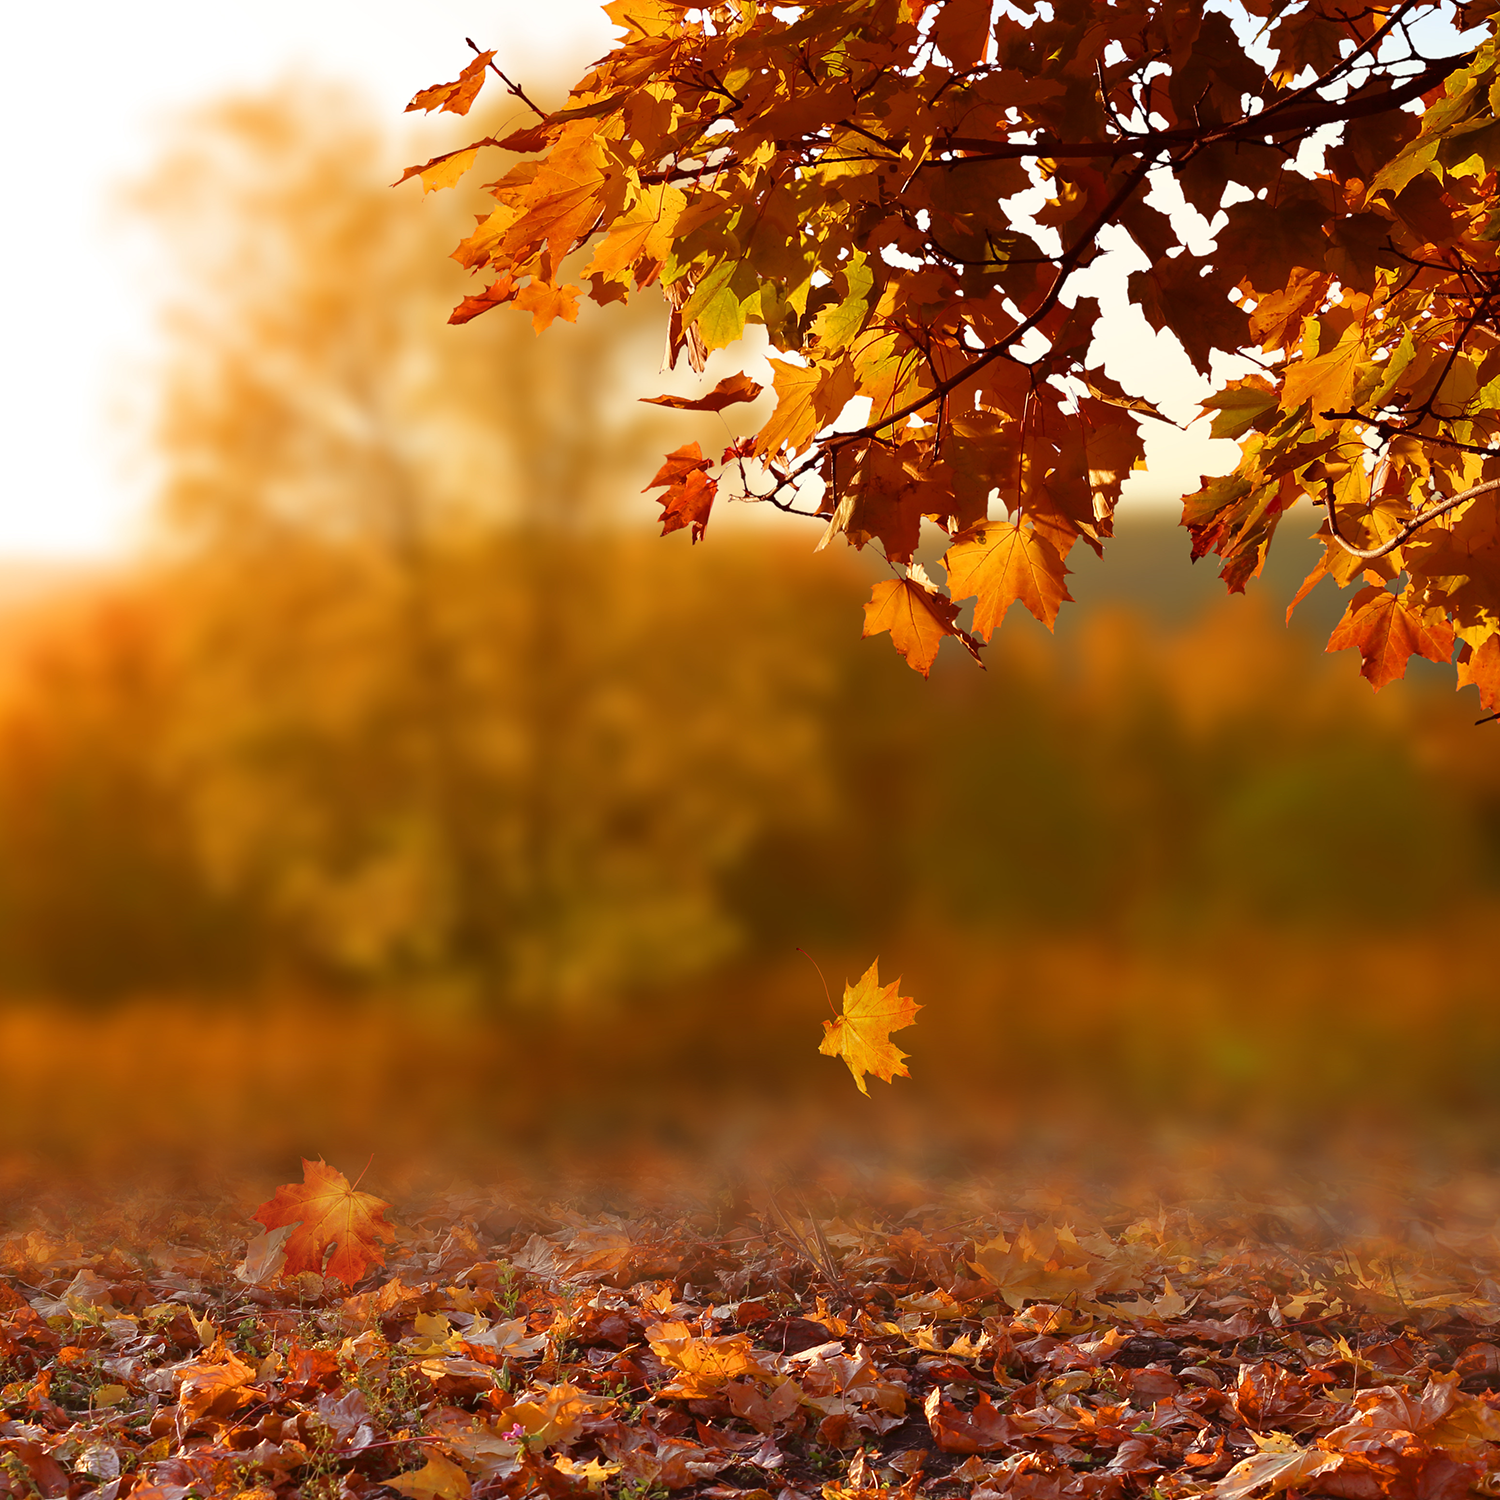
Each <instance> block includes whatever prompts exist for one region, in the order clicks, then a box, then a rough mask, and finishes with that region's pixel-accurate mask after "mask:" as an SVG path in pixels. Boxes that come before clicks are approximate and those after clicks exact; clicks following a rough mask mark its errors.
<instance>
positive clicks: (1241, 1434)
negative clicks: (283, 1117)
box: [0, 1163, 1500, 1500]
mask: <svg viewBox="0 0 1500 1500" xmlns="http://www.w3.org/2000/svg"><path fill="white" fill-rule="evenodd" d="M308 1177H309V1183H308V1184H304V1185H303V1186H302V1187H297V1188H291V1187H288V1188H282V1189H281V1190H279V1192H278V1193H277V1195H276V1198H275V1199H273V1200H272V1203H270V1204H266V1205H264V1206H263V1208H262V1210H261V1215H260V1216H261V1218H262V1221H263V1222H264V1221H265V1220H267V1219H278V1218H280V1217H281V1213H280V1210H279V1209H277V1208H274V1207H273V1205H275V1204H279V1205H280V1206H281V1208H283V1209H284V1208H290V1207H292V1206H294V1205H295V1204H296V1203H297V1202H298V1201H299V1200H305V1199H307V1198H311V1199H313V1200H314V1202H313V1203H312V1205H311V1206H309V1205H308V1204H307V1203H306V1202H305V1201H304V1202H303V1204H302V1208H303V1211H304V1214H305V1220H306V1221H305V1222H302V1223H301V1224H299V1225H298V1226H296V1229H295V1233H294V1234H293V1236H292V1239H291V1240H288V1239H287V1238H286V1234H287V1231H288V1230H289V1229H292V1228H293V1226H292V1225H291V1224H283V1225H281V1226H280V1228H279V1229H277V1230H273V1231H267V1233H265V1234H262V1235H258V1236H255V1237H253V1238H252V1239H251V1240H250V1242H249V1244H248V1245H247V1244H246V1242H245V1239H244V1237H243V1235H237V1234H236V1231H235V1229H234V1227H233V1218H234V1216H233V1215H232V1214H229V1215H217V1214H214V1215H209V1216H204V1215H202V1214H198V1213H195V1212H194V1211H193V1210H192V1209H190V1208H189V1207H187V1206H185V1205H183V1204H182V1203H181V1202H180V1201H177V1202H174V1201H170V1200H157V1201H155V1202H152V1201H150V1200H146V1201H144V1202H142V1201H141V1200H137V1201H136V1202H135V1203H134V1204H133V1205H130V1206H128V1207H122V1208H121V1209H120V1210H117V1211H113V1212H112V1213H105V1214H102V1215H99V1216H96V1217H95V1218H94V1219H93V1220H90V1221H89V1222H88V1223H84V1222H82V1221H75V1222H73V1223H71V1224H69V1223H67V1222H57V1221H54V1222H51V1223H48V1222H46V1221H45V1220H42V1221H37V1222H34V1223H33V1224H32V1225H31V1226H30V1227H25V1228H19V1227H18V1228H14V1229H11V1230H9V1231H7V1232H6V1233H5V1234H3V1235H0V1495H3V1496H5V1497H6V1500H35V1497H41V1500H64V1497H67V1500H83V1497H86V1496H88V1497H97V1500H125V1497H127V1496H128V1497H133V1500H187V1497H196V1500H231V1497H233V1500H366V1497H376V1496H380V1495H383V1494H385V1493H386V1492H388V1491H389V1492H392V1493H395V1494H400V1495H403V1496H405V1497H407V1500H491V1497H493V1500H499V1497H502V1496H504V1497H516V1500H519V1497H522V1496H536V1497H547V1500H575V1497H576V1500H584V1497H586V1496H589V1495H591V1494H594V1495H601V1496H609V1497H617V1500H646V1497H665V1496H667V1495H673V1496H678V1495H681V1496H685V1497H692V1500H770V1497H771V1496H773V1495H775V1496H778V1497H779V1500H814V1497H821V1500H915V1497H918V1496H922V1497H928V1496H930V1497H933V1500H958V1497H978V1500H1000V1497H1005V1496H1012V1497H1015V1500H1125V1497H1130V1496H1144V1495H1148V1494H1149V1495H1152V1496H1155V1497H1158V1500H1180V1497H1187V1496H1199V1495H1207V1496H1212V1497H1214V1500H1252V1497H1270V1496H1272V1495H1276V1494H1279V1493H1283V1492H1285V1493H1287V1494H1288V1495H1289V1496H1292V1497H1295V1496H1296V1495H1299V1494H1303V1493H1309V1492H1311V1493H1316V1494H1319V1495H1324V1496H1330V1497H1339V1500H1463V1497H1465V1496H1467V1495H1468V1494H1470V1493H1479V1494H1483V1495H1491V1494H1494V1493H1496V1489H1497V1486H1500V1395H1497V1394H1496V1388H1497V1387H1500V1286H1497V1285H1496V1283H1495V1281H1494V1280H1493V1279H1492V1278H1493V1277H1494V1276H1495V1275H1496V1273H1497V1270H1500V1259H1497V1252H1500V1247H1497V1244H1496V1241H1495V1238H1494V1235H1493V1232H1492V1231H1491V1230H1489V1229H1486V1228H1483V1227H1482V1226H1479V1225H1477V1224H1476V1225H1474V1226H1473V1227H1472V1228H1466V1227H1464V1226H1462V1225H1450V1226H1449V1228H1448V1229H1447V1230H1445V1231H1443V1232H1442V1233H1441V1234H1437V1235H1434V1234H1433V1233H1432V1232H1431V1231H1430V1228H1428V1227H1427V1226H1426V1225H1425V1224H1423V1223H1422V1222H1421V1221H1420V1220H1419V1219H1418V1220H1411V1221H1408V1222H1405V1223H1403V1224H1402V1225H1401V1226H1400V1229H1399V1232H1398V1233H1397V1234H1395V1235H1394V1236H1392V1235H1391V1234H1389V1233H1387V1234H1380V1233H1376V1232H1375V1231H1374V1230H1373V1229H1371V1228H1368V1227H1361V1226H1359V1225H1358V1224H1357V1223H1352V1222H1351V1221H1350V1220H1349V1219H1348V1218H1347V1216H1345V1215H1344V1214H1343V1213H1342V1211H1341V1210H1340V1208H1339V1206H1338V1205H1337V1204H1336V1203H1334V1202H1333V1200H1332V1199H1331V1198H1330V1199H1325V1200H1324V1202H1323V1205H1322V1207H1321V1208H1320V1209H1318V1210H1311V1209H1307V1208H1304V1207H1298V1206H1297V1205H1295V1204H1292V1205H1288V1204H1287V1203H1285V1202H1274V1201H1256V1200H1254V1199H1249V1198H1245V1197H1243V1196H1239V1195H1237V1196H1235V1197H1234V1198H1232V1199H1231V1198H1226V1199H1222V1200H1219V1201H1214V1200H1204V1199H1201V1198H1200V1199H1199V1200H1198V1201H1197V1202H1196V1203H1195V1204H1194V1205H1193V1206H1192V1207H1186V1206H1181V1207H1160V1206H1159V1207H1157V1208H1156V1209H1153V1210H1151V1211H1150V1212H1146V1213H1142V1212H1141V1210H1139V1209H1132V1208H1130V1207H1128V1206H1127V1205H1124V1204H1121V1203H1117V1202H1110V1201H1101V1202H1098V1203H1096V1204H1089V1203H1084V1202H1077V1201H1075V1202H1074V1204H1073V1205H1072V1207H1071V1208H1070V1210H1069V1211H1068V1213H1067V1214H1066V1215H1061V1214H1056V1213H1055V1212H1054V1211H1053V1210H1050V1209H1048V1208H1045V1207H1043V1206H1042V1205H1040V1204H1038V1203H1032V1204H1031V1205H1030V1206H1025V1203H1024V1200H1023V1202H1022V1204H1019V1205H1017V1204H1014V1203H1012V1204H1010V1205H1008V1206H1005V1207H997V1206H995V1205H994V1204H993V1203H991V1204H989V1205H987V1206H979V1205H977V1203H976V1201H975V1200H974V1199H973V1198H972V1197H969V1198H967V1199H966V1198H955V1199H950V1200H949V1201H947V1202H944V1203H930V1202H929V1203H927V1204H925V1205H924V1206H921V1207H911V1208H909V1209H908V1208H907V1206H906V1205H905V1204H904V1203H900V1202H895V1203H894V1204H893V1205H891V1206H882V1205H879V1204H874V1203H870V1202H862V1203H851V1202H846V1203H843V1204H841V1205H835V1206H833V1207H831V1208H825V1209H824V1210H823V1212H822V1216H821V1218H814V1217H813V1216H812V1214H811V1211H810V1210H809V1209H808V1208H807V1206H806V1205H805V1204H801V1203H800V1201H799V1204H798V1207H797V1208H796V1209H794V1208H793V1207H791V1206H790V1205H788V1204H785V1203H782V1202H780V1201H779V1200H778V1198H777V1196H776V1194H775V1193H774V1192H772V1191H770V1190H769V1189H761V1190H759V1192H758V1199H756V1198H755V1197H754V1196H753V1195H752V1196H747V1195H745V1194H743V1193H742V1194H740V1195H738V1197H737V1198H736V1199H735V1201H734V1202H733V1203H732V1204H730V1205H729V1208H728V1212H727V1219H726V1207H725V1203H723V1202H721V1203H720V1204H719V1206H718V1207H717V1208H715V1207H714V1206H712V1205H711V1204H710V1203H709V1202H707V1201H706V1200H705V1201H702V1202H699V1203H696V1204H693V1203H691V1202H689V1203H686V1204H685V1203H683V1202H681V1201H674V1202H669V1203H664V1204H658V1205H656V1206H643V1205H640V1204H635V1205H633V1209H632V1212H631V1213H630V1215H629V1216H628V1217H624V1216H620V1215H617V1214H612V1213H603V1212H600V1211H597V1210H595V1211H592V1212H590V1213H581V1212H578V1211H576V1210H574V1209H571V1208H568V1207H565V1206H560V1205H557V1204H549V1205H546V1206H542V1205H541V1204H539V1203H535V1202H530V1201H523V1202H520V1203H515V1202H510V1201H507V1200H505V1199H503V1198H499V1197H496V1196H491V1195H480V1194H474V1193H467V1194H465V1193H455V1194H450V1195H449V1196H447V1197H446V1198H444V1199H441V1200H439V1201H437V1202H436V1203H434V1204H432V1205H430V1206H429V1207H428V1208H427V1209H426V1210H421V1211H418V1212H416V1213H415V1214H414V1215H412V1216H411V1217H412V1219H413V1222H412V1223H411V1224H410V1225H409V1226H408V1225H401V1226H394V1225H388V1224H385V1222H384V1219H383V1211H384V1209H385V1207H386V1205H384V1204H381V1203H380V1202H379V1201H378V1200H375V1199H371V1198H369V1197H368V1195H358V1194H356V1193H354V1191H353V1190H352V1189H350V1188H349V1186H348V1184H347V1182H346V1181H345V1180H344V1179H343V1178H342V1177H341V1176H340V1174H338V1173H336V1172H334V1171H333V1170H332V1169H331V1168H327V1167H324V1166H322V1164H320V1163H319V1164H309V1170H308ZM924 1191H926V1190H925V1189H924ZM1041 1196H1043V1197H1045V1196H1046V1195H1045V1194H1043V1195H1041ZM357 1200H362V1201H357ZM332 1201H341V1202H343V1203H344V1205H345V1207H346V1208H347V1207H349V1206H350V1205H353V1206H354V1207H355V1208H356V1209H357V1215H356V1217H360V1216H362V1220H363V1227H359V1226H355V1228H354V1229H353V1232H350V1233H346V1234H343V1235H342V1236H339V1235H335V1236H333V1237H332V1238H331V1239H330V1238H329V1237H328V1236H326V1235H324V1236H321V1237H320V1236H317V1235H313V1234H312V1233H311V1230H312V1227H313V1223H314V1221H315V1220H316V1219H317V1218H318V1217H320V1216H321V1213H322V1210H323V1209H325V1208H326V1207H327V1206H328V1203H329V1202H332ZM1330 1213H1331V1214H1332V1215H1333V1216H1334V1217H1332V1218H1331V1217H1330ZM402 1217H403V1218H405V1217H408V1216H407V1215H402ZM1336 1218H1337V1219H1342V1220H1343V1223H1342V1227H1341V1228H1340V1227H1336V1226H1335V1219H1336ZM346 1227H347V1226H346ZM80 1235H83V1236H84V1238H80V1237H79V1236H80ZM299 1236H301V1237H303V1238H307V1239H311V1240H316V1239H318V1238H321V1239H322V1245H321V1250H320V1251H318V1250H314V1249H312V1248H311V1247H310V1246H309V1245H305V1244H304V1245H299V1246H298V1247H297V1249H296V1250H295V1251H293V1253H291V1254H288V1253H287V1252H288V1250H289V1249H290V1248H291V1246H292V1244H293V1240H296V1239H297V1238H298V1237H299ZM383 1238H384V1240H385V1241H386V1242H388V1243H389V1252H388V1253H389V1263H388V1264H382V1261H383V1260H384V1254H382V1253H381V1252H382V1240H383ZM303 1251H308V1253H311V1254H313V1255H314V1261H313V1264H314V1265H316V1264H321V1269H313V1268H311V1266H309V1265H307V1264H305V1263H304V1261H303V1260H302V1259H301V1256H302V1252H303ZM327 1252H331V1253H332V1256H333V1258H331V1259H329V1260H327V1261H326V1262H320V1261H319V1259H318V1255H319V1254H321V1253H327ZM297 1266H301V1267H302V1268H301V1269H297V1268H296V1267H297ZM346 1278H347V1279H346ZM351 1283H352V1284H351Z"/></svg>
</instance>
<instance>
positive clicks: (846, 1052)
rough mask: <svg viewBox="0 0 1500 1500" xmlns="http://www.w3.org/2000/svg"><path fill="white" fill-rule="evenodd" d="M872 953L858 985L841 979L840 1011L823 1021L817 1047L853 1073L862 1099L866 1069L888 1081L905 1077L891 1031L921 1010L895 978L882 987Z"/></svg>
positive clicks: (908, 1022) (902, 1059)
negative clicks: (838, 1015)
mask: <svg viewBox="0 0 1500 1500" xmlns="http://www.w3.org/2000/svg"><path fill="white" fill-rule="evenodd" d="M879 967H880V960H879V959H878V958H877V959H876V960H875V962H874V963H872V964H871V965H870V967H869V968H868V969H866V970H865V973H864V977H863V978H862V979H861V980H860V981H859V983H858V984H854V985H851V984H849V983H848V981H845V983H844V1013H843V1014H842V1015H841V1016H840V1017H839V1018H838V1019H837V1020H836V1021H824V1022H823V1040H822V1042H821V1043H819V1045H818V1051H819V1052H821V1053H823V1054H824V1056H825V1057H842V1058H843V1059H844V1061H845V1062H846V1063H847V1064H848V1065H849V1071H850V1072H851V1073H853V1074H854V1081H855V1083H856V1084H858V1085H859V1091H860V1093H862V1094H863V1095H865V1097H866V1098H868V1097H869V1093H870V1091H869V1089H867V1088H866V1087H865V1076H864V1075H865V1074H866V1073H873V1074H874V1075H875V1076H876V1077H877V1078H880V1079H883V1080H884V1081H885V1082H886V1083H890V1082H891V1081H892V1079H895V1078H910V1077H911V1074H910V1073H909V1072H907V1069H906V1058H907V1054H906V1053H905V1052H903V1051H902V1050H901V1049H900V1048H899V1047H897V1046H896V1045H895V1043H893V1042H892V1041H891V1039H890V1038H891V1033H892V1032H893V1031H900V1030H901V1029H902V1027H904V1026H910V1025H911V1024H912V1022H913V1021H915V1020H916V1019H917V1012H918V1011H919V1010H921V1009H922V1007H921V1006H920V1005H918V1004H917V1002H916V1001H915V1000H913V999H912V998H911V997H910V996H909V995H902V994H899V993H898V991H899V990H900V988H901V981H900V980H899V979H897V980H896V981H895V982H894V983H892V984H888V985H886V986H885V988H884V989H882V988H881V986H880V976H879V974H878V973H877V972H876V970H877V969H878V968H879Z"/></svg>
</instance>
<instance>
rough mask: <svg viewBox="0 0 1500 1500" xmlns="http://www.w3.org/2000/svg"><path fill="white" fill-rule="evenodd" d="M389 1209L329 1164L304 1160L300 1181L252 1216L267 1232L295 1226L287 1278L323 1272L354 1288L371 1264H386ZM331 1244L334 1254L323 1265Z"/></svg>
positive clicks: (279, 1190)
mask: <svg viewBox="0 0 1500 1500" xmlns="http://www.w3.org/2000/svg"><path fill="white" fill-rule="evenodd" d="M389 1207H390V1205H389V1204H388V1203H384V1202H382V1201H381V1200H380V1199H379V1198H376V1197H373V1196H372V1195H371V1194H369V1193H357V1192H355V1191H354V1189H353V1188H352V1187H350V1186H349V1179H348V1178H347V1177H345V1176H344V1174H343V1173H342V1172H340V1171H338V1170H337V1169H336V1168H334V1167H330V1166H329V1165H328V1164H327V1163H326V1162H322V1161H308V1160H307V1159H306V1158H305V1157H304V1158H303V1162H302V1181H301V1182H300V1183H286V1184H283V1185H282V1186H281V1187H279V1188H277V1189H276V1193H275V1195H274V1196H273V1197H272V1198H270V1199H268V1200H267V1201H266V1202H265V1203H262V1204H261V1206H260V1207H259V1208H257V1209H256V1210H255V1213H254V1215H253V1216H252V1217H254V1218H255V1220H256V1221H257V1222H258V1223H260V1224H264V1225H265V1227H266V1228H267V1229H279V1228H281V1226H282V1225H283V1224H295V1225H297V1229H296V1230H295V1231H294V1233H293V1234H292V1235H291V1237H290V1238H289V1239H288V1240H287V1242H286V1268H285V1269H286V1274H287V1275H289V1276H294V1275H296V1274H297V1272H299V1271H321V1272H322V1273H323V1275H325V1276H330V1277H333V1278H334V1279H335V1280H338V1281H342V1282H343V1283H344V1284H345V1285H346V1286H353V1285H354V1283H355V1282H356V1281H358V1280H359V1279H360V1277H361V1276H363V1275H364V1274H365V1272H366V1271H368V1270H369V1269H370V1268H371V1267H372V1266H383V1265H384V1264H385V1251H384V1250H382V1249H381V1248H380V1242H381V1241H385V1242H387V1243H389V1242H390V1241H391V1240H393V1239H395V1238H396V1231H395V1229H393V1228H392V1227H391V1225H390V1224H388V1223H387V1222H386V1219H385V1210H386V1209H387V1208H389ZM330 1246H332V1247H333V1255H332V1256H331V1257H330V1258H329V1260H328V1263H327V1265H324V1263H323V1257H324V1256H325V1255H326V1254H327V1253H328V1249H329V1247H330Z"/></svg>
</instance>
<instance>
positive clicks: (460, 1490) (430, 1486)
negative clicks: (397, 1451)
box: [381, 1453, 470, 1500]
mask: <svg viewBox="0 0 1500 1500" xmlns="http://www.w3.org/2000/svg"><path fill="white" fill-rule="evenodd" d="M381 1482H382V1483H383V1484H384V1485H385V1486H386V1487H387V1488H388V1489H393V1490H396V1491H398V1492H399V1493H401V1494H403V1495H408V1496H410V1497H411V1500H469V1491H470V1485H469V1476H468V1475H467V1474H465V1473H464V1471H463V1470H462V1469H460V1468H459V1466H458V1465H457V1464H456V1463H454V1462H453V1460H452V1459H451V1458H444V1457H443V1455H442V1454H441V1453H434V1454H433V1455H432V1457H431V1458H429V1459H428V1460H427V1462H426V1463H425V1464H423V1466H422V1467H421V1468H420V1469H413V1470H411V1472H410V1473H407V1474H397V1475H396V1476H395V1477H394V1478H392V1479H386V1480H382V1481H381Z"/></svg>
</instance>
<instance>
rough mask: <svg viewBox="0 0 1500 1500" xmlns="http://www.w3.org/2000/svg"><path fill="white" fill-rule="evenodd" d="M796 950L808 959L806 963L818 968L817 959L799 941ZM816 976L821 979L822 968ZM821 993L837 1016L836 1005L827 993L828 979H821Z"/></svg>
mask: <svg viewBox="0 0 1500 1500" xmlns="http://www.w3.org/2000/svg"><path fill="white" fill-rule="evenodd" d="M797 952H798V953H800V954H801V955H802V956H803V958H805V959H806V960H807V961H808V963H810V964H811V965H812V966H813V968H815V969H818V961H817V959H815V958H814V957H813V956H812V954H811V953H809V952H808V951H807V949H806V948H804V947H803V946H802V944H801V943H798V944H797ZM818 978H819V979H823V971H822V969H818ZM823 995H824V997H825V998H826V999H827V1001H828V1008H829V1010H831V1011H832V1012H833V1013H834V1015H835V1016H837V1015H838V1013H839V1010H838V1006H836V1005H835V1004H834V1003H833V996H832V995H831V994H830V993H829V990H828V981H827V980H826V979H823Z"/></svg>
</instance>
